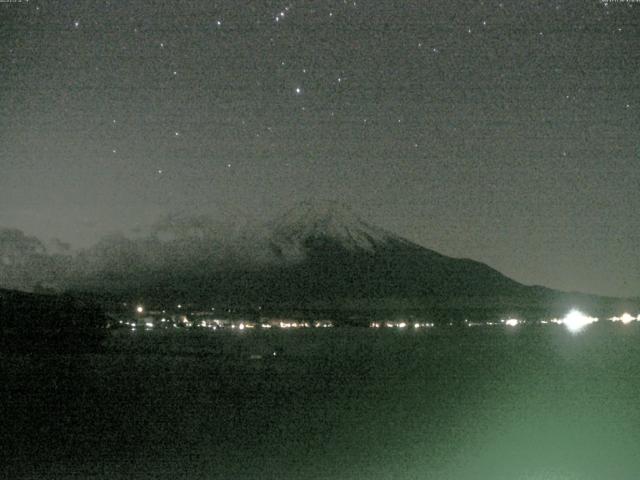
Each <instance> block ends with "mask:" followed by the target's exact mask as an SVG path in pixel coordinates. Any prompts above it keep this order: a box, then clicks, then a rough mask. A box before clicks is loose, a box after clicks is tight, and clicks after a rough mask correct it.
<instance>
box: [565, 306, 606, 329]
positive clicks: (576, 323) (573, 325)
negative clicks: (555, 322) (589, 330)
mask: <svg viewBox="0 0 640 480" xmlns="http://www.w3.org/2000/svg"><path fill="white" fill-rule="evenodd" d="M597 321H598V319H597V318H594V317H589V316H588V315H585V314H584V313H582V312H580V311H579V310H571V311H570V312H569V313H567V315H566V316H565V317H564V318H563V319H562V320H561V321H560V322H559V323H562V324H564V325H565V326H566V327H567V328H568V329H569V331H571V332H579V331H580V330H582V329H583V328H584V327H586V326H587V325H589V324H591V323H594V322H597Z"/></svg>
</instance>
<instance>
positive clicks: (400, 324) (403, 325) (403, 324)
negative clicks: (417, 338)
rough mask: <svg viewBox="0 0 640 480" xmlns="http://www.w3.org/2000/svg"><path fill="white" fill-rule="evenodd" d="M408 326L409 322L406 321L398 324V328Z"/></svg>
mask: <svg viewBox="0 0 640 480" xmlns="http://www.w3.org/2000/svg"><path fill="white" fill-rule="evenodd" d="M406 326H407V324H406V323H404V322H400V323H399V324H398V328H404V327H406Z"/></svg>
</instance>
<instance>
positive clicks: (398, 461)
mask: <svg viewBox="0 0 640 480" xmlns="http://www.w3.org/2000/svg"><path fill="white" fill-rule="evenodd" d="M274 349H278V351H279V352H280V354H279V355H277V356H276V357H273V355H271V354H272V352H273V351H274ZM251 355H263V358H262V359H253V360H252V359H250V356H251ZM270 355H271V357H270V358H268V357H269V356H270ZM0 360H1V367H0V371H1V373H2V377H1V378H2V386H1V390H0V395H1V399H0V400H1V403H0V405H1V408H2V418H1V422H2V424H1V429H0V440H1V441H0V445H1V447H0V449H1V450H0V453H1V455H2V459H0V468H2V469H3V470H4V471H2V472H0V473H1V474H3V475H5V476H6V477H5V478H12V479H13V478H16V479H18V478H38V479H39V478H52V479H72V478H73V479H85V478H87V479H89V478H94V479H143V478H144V479H165V478H166V479H218V478H220V479H272V478H273V479H373V480H375V479H430V478H433V479H474V480H477V479H491V480H499V479H509V480H513V479H540V480H543V479H549V480H553V479H580V480H584V479H598V480H601V479H605V478H606V479H630V480H631V479H637V478H638V476H639V475H640V375H639V374H638V371H639V367H640V325H626V326H622V325H615V326H600V325H594V326H591V327H588V328H587V329H586V330H585V331H584V332H581V333H579V334H570V333H568V332H567V331H565V330H564V328H563V327H561V326H546V327H544V328H542V327H529V328H523V327H520V328H517V329H505V328H502V327H483V328H480V327H478V328H468V329H466V330H455V329H451V330H450V329H437V328H436V329H433V330H429V331H419V332H414V331H406V332H398V331H372V330H366V329H324V330H320V329H317V330H307V331H268V332H264V331H260V332H247V331H245V332H234V333H233V334H232V333H222V334H221V333H218V332H212V333H195V332H178V333H174V332H170V333H155V332H154V333H146V334H145V333H142V332H138V333H136V334H130V333H128V332H122V333H121V334H120V335H118V336H116V337H114V338H113V339H112V340H111V341H110V344H109V347H108V349H107V351H106V353H102V354H90V355H87V354H83V355H40V356H24V355H3V356H2V357H1V358H0Z"/></svg>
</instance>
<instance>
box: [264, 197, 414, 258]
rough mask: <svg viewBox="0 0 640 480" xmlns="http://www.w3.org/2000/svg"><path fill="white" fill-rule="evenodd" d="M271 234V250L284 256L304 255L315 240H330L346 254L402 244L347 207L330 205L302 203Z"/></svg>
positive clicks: (330, 203)
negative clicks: (397, 243) (347, 252)
mask: <svg viewBox="0 0 640 480" xmlns="http://www.w3.org/2000/svg"><path fill="white" fill-rule="evenodd" d="M268 231H270V242H271V246H272V248H274V249H276V250H279V251H281V252H282V253H283V254H284V255H285V256H286V255H287V254H292V256H297V255H300V254H302V253H304V250H305V249H306V248H307V246H308V242H309V241H310V240H313V239H322V238H324V239H331V240H332V241H333V242H335V243H336V244H338V245H340V246H341V247H342V248H344V249H346V250H350V251H355V250H364V251H369V252H373V251H375V250H376V248H380V247H384V246H385V245H388V244H389V243H392V242H402V241H403V240H402V239H401V238H400V237H397V236H395V235H393V234H391V233H389V232H387V231H386V230H383V229H381V228H379V227H375V226H372V225H369V224H368V223H366V222H365V221H364V220H362V219H361V218H360V217H359V216H358V215H357V214H355V213H354V212H353V210H351V209H350V208H348V207H347V206H345V205H343V204H340V203H338V202H329V201H325V202H310V201H306V202H303V203H301V204H299V205H298V206H296V207H295V208H292V209H291V210H289V211H288V212H286V213H285V214H284V215H283V216H281V217H280V218H278V219H276V220H275V221H274V222H272V224H271V225H270V228H268Z"/></svg>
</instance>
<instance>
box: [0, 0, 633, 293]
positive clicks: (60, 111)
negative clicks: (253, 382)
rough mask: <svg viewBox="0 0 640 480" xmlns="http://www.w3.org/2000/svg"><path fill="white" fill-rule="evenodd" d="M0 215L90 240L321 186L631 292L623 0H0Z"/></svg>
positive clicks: (506, 263) (370, 209) (265, 204)
mask: <svg viewBox="0 0 640 480" xmlns="http://www.w3.org/2000/svg"><path fill="white" fill-rule="evenodd" d="M0 35H1V42H0V65H1V68H0V82H1V85H2V88H1V89H0V226H2V227H12V228H18V229H21V230H23V231H24V232H26V233H27V234H29V235H36V236H38V237H40V238H42V239H51V238H54V237H55V238H59V239H61V240H63V241H65V242H69V243H70V244H71V245H73V246H74V247H75V248H80V247H87V246H89V245H91V244H93V243H94V242H96V241H97V240H98V239H99V238H101V237H102V236H104V235H105V234H107V233H109V232H112V231H115V230H122V231H125V232H127V231H131V230H132V229H134V228H136V227H139V226H144V225H149V224H151V223H153V222H155V221H156V220H157V219H158V218H160V217H162V216H163V215H166V214H168V213H174V214H176V213H177V214H178V215H192V214H202V213H205V214H209V215H211V216H212V217H214V218H216V219H221V220H226V221H228V220H230V219H231V220H233V219H235V218H238V217H239V216H241V215H242V216H249V217H251V218H253V219H257V220H260V219H263V218H267V217H271V216H273V215H274V214H277V213H278V212H281V211H282V210H283V209H286V208H288V207H291V206H293V205H295V204H296V203H297V202H299V201H301V200H305V199H335V200H338V201H340V202H343V203H345V204H347V205H351V206H352V207H353V208H354V209H355V210H356V211H358V212H360V213H362V214H363V216H364V217H365V218H367V219H368V220H370V221H371V222H372V223H374V224H377V225H379V226H381V227H384V228H387V229H389V230H391V231H393V232H395V233H397V234H399V235H402V236H404V237H406V238H408V239H410V240H413V241H415V242H417V243H419V244H421V245H424V246H426V247H429V248H432V249H435V250H437V251H440V252H441V253H444V254H447V255H452V256H460V257H469V258H473V259H476V260H480V261H483V262H486V263H488V264H489V265H491V266H492V267H494V268H497V269H498V270H500V271H502V272H503V273H505V274H507V275H509V276H511V277H512V278H514V279H516V280H518V281H521V282H524V283H537V284H543V285H546V286H550V287H555V288H561V289H566V290H580V291H585V292H594V293H603V294H613V295H640V253H639V252H640V220H639V219H640V215H639V214H638V212H640V195H639V190H638V185H640V169H639V168H638V163H639V161H640V135H639V134H638V133H639V132H640V2H638V3H632V2H617V3H613V2H612V3H609V4H605V3H601V2H598V1H579V2H561V1H517V2H516V1H507V0H503V1H485V2H482V1H480V2H478V1H472V2H461V1H458V2H456V1H450V0H449V1H438V2H430V1H429V2H427V1H400V0H397V1H395V0H394V1H391V0H356V1H353V0H351V1H293V0H292V1H281V2H276V1H265V0H259V1H246V2H243V1H235V0H228V1H224V2H222V1H205V0H201V1H196V0H193V1H186V0H184V1H180V0H174V1H149V0H136V1H116V0H112V1H65V2H62V1H29V2H27V1H26V0H23V1H22V2H7V1H6V0H5V1H4V2H3V3H0Z"/></svg>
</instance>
